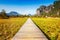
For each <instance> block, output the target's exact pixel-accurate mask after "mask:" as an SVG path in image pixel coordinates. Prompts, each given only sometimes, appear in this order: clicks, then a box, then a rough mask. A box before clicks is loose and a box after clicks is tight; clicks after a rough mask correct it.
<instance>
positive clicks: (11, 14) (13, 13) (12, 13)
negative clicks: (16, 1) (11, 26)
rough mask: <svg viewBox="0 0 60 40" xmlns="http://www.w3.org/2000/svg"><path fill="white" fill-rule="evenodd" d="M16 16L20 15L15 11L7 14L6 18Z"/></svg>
mask: <svg viewBox="0 0 60 40" xmlns="http://www.w3.org/2000/svg"><path fill="white" fill-rule="evenodd" d="M17 15H20V14H19V13H17V12H15V11H11V12H10V13H7V16H17Z"/></svg>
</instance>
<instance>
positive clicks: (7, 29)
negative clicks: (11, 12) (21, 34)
mask: <svg viewBox="0 0 60 40" xmlns="http://www.w3.org/2000/svg"><path fill="white" fill-rule="evenodd" d="M26 20H27V18H9V19H0V40H10V39H11V38H12V37H13V36H14V35H15V34H16V33H17V31H18V30H19V29H20V28H21V26H22V25H23V24H24V22H25V21H26Z"/></svg>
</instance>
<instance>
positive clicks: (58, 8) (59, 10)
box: [54, 0, 60, 16]
mask: <svg viewBox="0 0 60 40" xmlns="http://www.w3.org/2000/svg"><path fill="white" fill-rule="evenodd" d="M54 10H55V11H57V15H58V16H60V1H59V0H57V1H55V2H54Z"/></svg>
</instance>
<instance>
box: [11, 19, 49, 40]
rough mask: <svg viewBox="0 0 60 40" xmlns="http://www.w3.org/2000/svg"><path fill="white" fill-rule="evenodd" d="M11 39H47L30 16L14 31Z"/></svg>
mask: <svg viewBox="0 0 60 40" xmlns="http://www.w3.org/2000/svg"><path fill="white" fill-rule="evenodd" d="M12 40H48V39H47V38H46V36H45V35H44V34H43V33H42V32H41V30H40V29H39V28H38V27H37V26H36V25H35V24H34V23H33V22H32V20H31V19H30V18H28V20H27V21H26V23H25V24H24V25H23V26H22V27H21V29H20V30H19V31H18V32H17V33H16V35H15V36H14V37H13V38H12Z"/></svg>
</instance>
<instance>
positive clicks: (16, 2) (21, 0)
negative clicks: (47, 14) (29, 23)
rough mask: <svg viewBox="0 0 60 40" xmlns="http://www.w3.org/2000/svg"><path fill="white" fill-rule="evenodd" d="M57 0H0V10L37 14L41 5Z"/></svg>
mask: <svg viewBox="0 0 60 40" xmlns="http://www.w3.org/2000/svg"><path fill="white" fill-rule="evenodd" d="M54 1H55V0H0V12H1V11H2V9H4V10H5V11H6V13H9V12H11V11H16V12H18V13H19V14H27V15H28V14H31V15H33V14H35V13H36V9H37V8H39V7H40V6H41V5H46V6H48V5H50V4H53V2H54Z"/></svg>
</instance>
